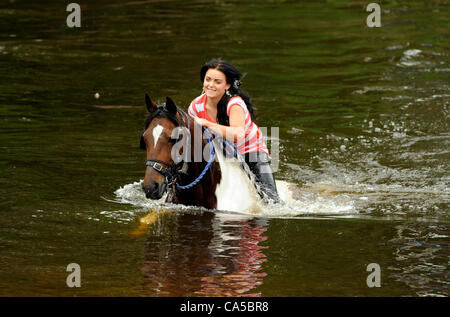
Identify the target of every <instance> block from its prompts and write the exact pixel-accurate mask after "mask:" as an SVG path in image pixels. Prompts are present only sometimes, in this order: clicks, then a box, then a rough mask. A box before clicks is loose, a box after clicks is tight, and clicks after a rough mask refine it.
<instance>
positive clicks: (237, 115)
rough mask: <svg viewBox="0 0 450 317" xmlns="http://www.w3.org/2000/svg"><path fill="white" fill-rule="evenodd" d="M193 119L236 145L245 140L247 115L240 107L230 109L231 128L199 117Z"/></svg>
mask: <svg viewBox="0 0 450 317" xmlns="http://www.w3.org/2000/svg"><path fill="white" fill-rule="evenodd" d="M193 118H194V120H195V122H197V123H198V124H200V125H202V126H204V127H206V128H209V129H211V130H213V131H214V132H216V133H218V134H220V135H221V136H222V137H225V138H226V139H228V140H230V141H233V142H234V143H239V142H240V141H243V140H244V138H245V113H244V110H242V108H241V107H239V106H238V107H232V108H231V109H230V126H226V125H222V124H218V123H213V122H210V121H208V120H206V119H201V118H198V117H193Z"/></svg>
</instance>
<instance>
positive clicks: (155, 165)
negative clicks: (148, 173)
mask: <svg viewBox="0 0 450 317" xmlns="http://www.w3.org/2000/svg"><path fill="white" fill-rule="evenodd" d="M152 167H153V168H154V169H155V170H157V171H158V172H161V171H162V170H163V169H164V167H163V166H162V165H161V164H159V163H157V162H154V163H153V166H152Z"/></svg>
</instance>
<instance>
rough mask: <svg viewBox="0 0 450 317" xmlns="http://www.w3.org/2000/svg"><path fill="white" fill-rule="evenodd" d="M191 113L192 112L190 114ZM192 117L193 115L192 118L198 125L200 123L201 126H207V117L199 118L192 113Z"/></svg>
mask: <svg viewBox="0 0 450 317" xmlns="http://www.w3.org/2000/svg"><path fill="white" fill-rule="evenodd" d="M189 115H190V114H189ZM190 116H191V117H192V119H194V121H195V123H197V124H198V125H200V126H201V127H203V126H205V125H206V121H207V120H206V119H202V118H199V117H194V116H192V115H190Z"/></svg>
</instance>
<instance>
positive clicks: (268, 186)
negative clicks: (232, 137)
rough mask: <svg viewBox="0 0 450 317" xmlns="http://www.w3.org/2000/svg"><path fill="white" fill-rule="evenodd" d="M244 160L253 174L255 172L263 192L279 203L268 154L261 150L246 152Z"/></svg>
mask: <svg viewBox="0 0 450 317" xmlns="http://www.w3.org/2000/svg"><path fill="white" fill-rule="evenodd" d="M245 162H246V163H247V165H248V167H249V168H250V170H251V171H252V172H253V174H255V177H256V181H257V182H258V184H259V185H260V186H261V189H262V190H263V191H264V193H266V194H267V196H269V198H270V199H272V200H273V201H274V202H275V203H279V202H280V197H279V196H278V191H277V185H276V183H275V178H274V177H273V172H272V168H271V167H270V159H269V157H268V155H267V154H266V153H263V152H255V153H248V154H246V155H245Z"/></svg>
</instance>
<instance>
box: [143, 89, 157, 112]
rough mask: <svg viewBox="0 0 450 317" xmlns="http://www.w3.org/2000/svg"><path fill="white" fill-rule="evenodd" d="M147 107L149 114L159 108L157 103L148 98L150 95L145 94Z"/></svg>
mask: <svg viewBox="0 0 450 317" xmlns="http://www.w3.org/2000/svg"><path fill="white" fill-rule="evenodd" d="M145 105H146V106H147V110H148V112H153V111H155V110H156V108H158V106H157V105H156V103H154V102H153V101H152V100H151V99H150V97H149V96H148V94H147V93H146V94H145Z"/></svg>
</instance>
